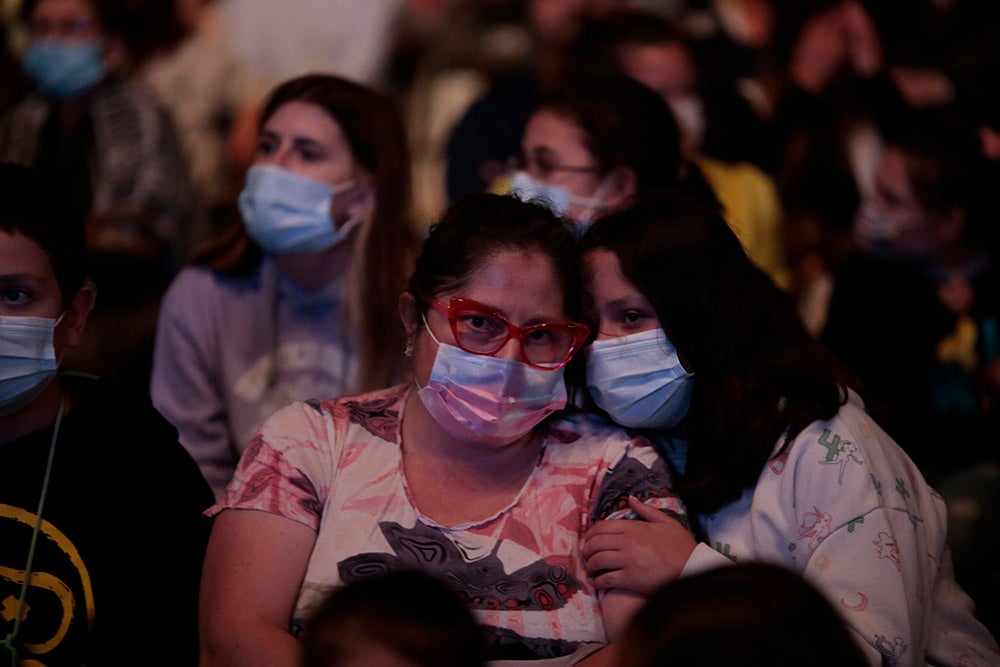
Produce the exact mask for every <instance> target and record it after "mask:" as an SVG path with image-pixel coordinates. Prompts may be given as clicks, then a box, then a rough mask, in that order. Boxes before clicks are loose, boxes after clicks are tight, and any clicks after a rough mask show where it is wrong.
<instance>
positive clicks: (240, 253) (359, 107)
mask: <svg viewBox="0 0 1000 667" xmlns="http://www.w3.org/2000/svg"><path fill="white" fill-rule="evenodd" d="M289 102H307V103H309V104H314V105H316V106H318V107H320V108H321V109H323V110H324V111H325V112H326V113H327V114H328V115H329V116H330V118H332V119H333V120H335V121H336V122H337V124H338V125H339V126H340V129H341V130H342V131H343V133H344V137H345V138H346V139H347V143H348V145H349V146H350V147H351V153H352V155H353V156H354V159H355V160H356V161H357V162H358V163H359V164H361V165H363V166H364V167H365V169H367V170H368V171H369V172H370V173H371V175H372V178H373V179H374V185H375V212H374V214H373V215H372V217H371V219H370V220H367V221H365V222H364V223H363V224H362V226H361V228H360V229H358V230H357V231H356V232H355V234H356V240H355V247H354V251H353V254H352V257H351V260H350V261H351V266H350V268H349V270H348V277H347V287H346V288H345V292H346V307H345V313H346V316H347V317H348V327H349V329H350V331H351V332H352V335H353V338H354V342H355V344H356V345H357V346H358V347H359V349H360V358H361V364H360V367H359V369H358V373H357V375H356V378H355V380H356V381H355V382H354V387H353V389H354V390H356V391H371V390H374V389H378V388H380V387H385V386H387V385H388V384H389V383H390V382H392V381H393V378H394V374H395V372H396V370H397V369H398V367H399V364H400V361H401V360H400V359H398V358H397V357H399V355H400V354H401V353H402V352H401V351H402V349H403V331H402V328H401V327H400V325H399V320H398V317H397V300H398V299H399V293H400V291H401V289H402V287H403V285H404V283H405V281H406V275H407V273H408V270H409V266H410V261H411V260H412V257H413V253H414V247H415V245H416V241H415V238H414V231H413V225H412V219H411V209H410V204H411V200H410V194H411V193H410V157H409V150H408V147H407V140H406V130H405V127H404V124H403V117H402V114H401V113H400V110H399V107H398V105H397V104H396V102H395V101H394V100H393V99H392V98H390V97H388V96H386V95H383V94H382V93H379V92H376V91H374V90H372V89H370V88H366V87H364V86H361V85H359V84H356V83H354V82H352V81H348V80H347V79H342V78H339V77H335V76H328V75H323V74H310V75H306V76H302V77H299V78H296V79H292V80H290V81H287V82H285V83H283V84H281V85H280V86H278V87H277V88H276V89H275V90H274V91H273V92H272V93H271V96H270V97H269V98H268V100H267V102H266V103H265V105H264V109H263V111H262V114H261V121H260V123H261V127H263V125H264V124H265V123H267V121H268V119H270V118H271V116H273V115H274V114H275V112H277V111H278V109H280V108H281V107H282V106H284V105H285V104H287V103H289ZM260 259H261V250H260V248H259V246H257V244H255V243H254V242H253V241H252V240H251V239H250V238H249V236H247V233H246V229H245V227H244V226H243V223H242V222H241V221H238V222H237V224H235V225H233V226H232V227H230V229H229V230H227V231H226V232H224V233H223V234H222V235H221V236H220V237H219V238H217V239H215V240H213V241H210V242H209V244H208V245H206V247H205V248H204V249H202V250H201V251H200V252H199V253H197V254H196V255H195V257H194V259H193V263H194V264H196V265H201V266H206V267H208V268H210V269H212V270H214V271H218V272H220V273H224V274H229V275H236V276H247V275H250V274H252V273H253V271H255V270H256V268H257V265H258V264H259V263H260Z"/></svg>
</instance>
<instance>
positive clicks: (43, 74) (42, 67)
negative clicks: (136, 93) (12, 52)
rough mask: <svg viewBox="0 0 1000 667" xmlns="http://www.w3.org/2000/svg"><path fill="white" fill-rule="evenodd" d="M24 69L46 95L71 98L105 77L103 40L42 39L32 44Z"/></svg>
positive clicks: (25, 56) (25, 55)
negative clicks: (102, 50)
mask: <svg viewBox="0 0 1000 667" xmlns="http://www.w3.org/2000/svg"><path fill="white" fill-rule="evenodd" d="M23 67H24V71H25V73H26V74H27V75H28V76H30V77H31V78H32V79H33V80H34V81H35V82H36V83H37V84H38V87H39V88H40V89H41V90H42V92H44V93H46V94H48V95H51V96H52V97H55V98H58V99H69V98H72V97H75V96H77V95H79V94H80V93H82V92H84V91H85V90H88V89H89V88H92V87H93V86H94V85H95V84H96V83H97V82H98V81H100V80H101V79H102V78H103V77H104V73H105V71H106V69H107V68H106V66H105V64H104V58H103V57H102V55H101V40H100V39H97V38H94V39H88V40H67V39H39V40H34V41H32V42H31V43H30V44H28V50H27V51H26V52H25V54H24V61H23Z"/></svg>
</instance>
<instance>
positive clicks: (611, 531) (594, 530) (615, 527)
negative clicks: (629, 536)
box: [583, 519, 628, 539]
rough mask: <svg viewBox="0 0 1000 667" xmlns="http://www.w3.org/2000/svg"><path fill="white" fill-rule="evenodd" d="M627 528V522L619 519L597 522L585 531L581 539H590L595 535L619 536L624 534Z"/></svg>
mask: <svg viewBox="0 0 1000 667" xmlns="http://www.w3.org/2000/svg"><path fill="white" fill-rule="evenodd" d="M627 526H628V522H627V521H623V520H621V519H611V520H606V521H598V522H597V523H595V524H594V525H592V526H591V527H590V528H588V529H587V532H586V533H584V536H583V537H584V539H590V538H591V537H594V536H597V535H621V534H622V533H624V532H625V528H626V527H627Z"/></svg>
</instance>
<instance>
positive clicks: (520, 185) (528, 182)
mask: <svg viewBox="0 0 1000 667" xmlns="http://www.w3.org/2000/svg"><path fill="white" fill-rule="evenodd" d="M603 190H604V181H601V184H600V185H599V186H598V187H597V189H596V190H595V191H594V194H593V196H591V197H577V196H575V195H571V194H570V193H569V190H567V189H566V188H564V187H561V186H558V185H550V184H548V183H545V182H544V181H540V180H538V179H537V178H535V177H534V176H532V175H531V174H529V173H528V172H526V171H517V172H514V178H513V180H512V181H511V184H510V189H509V190H508V194H510V195H511V196H513V197H517V198H518V199H520V200H521V201H524V202H533V203H536V204H541V205H543V206H545V207H546V208H548V209H549V210H550V211H552V212H553V213H555V214H556V215H557V216H559V217H560V218H564V217H566V214H567V212H568V211H569V207H570V204H578V205H580V206H581V207H583V209H584V211H585V213H584V215H582V216H580V217H579V218H578V219H574V220H573V222H575V223H576V224H575V226H574V231H575V232H576V234H577V235H578V236H583V233H584V232H586V231H587V228H588V227H590V223H591V218H593V216H594V213H596V212H597V210H598V208H599V207H600V205H601V198H602V196H603V194H602V192H603Z"/></svg>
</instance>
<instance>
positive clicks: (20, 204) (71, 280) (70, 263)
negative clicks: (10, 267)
mask: <svg viewBox="0 0 1000 667" xmlns="http://www.w3.org/2000/svg"><path fill="white" fill-rule="evenodd" d="M66 201H67V198H66V197H65V196H62V195H61V194H60V192H59V191H58V189H57V188H56V186H55V185H53V184H51V183H47V182H46V181H45V180H44V179H43V178H42V177H41V176H39V175H38V173H37V172H36V171H35V170H33V169H30V168H28V167H22V166H20V165H14V164H0V231H2V232H5V233H7V234H22V235H23V236H26V237H28V238H29V239H31V240H32V241H34V242H35V243H37V244H38V245H39V247H41V249H42V250H44V251H45V254H46V255H48V256H49V261H50V262H51V263H52V271H53V273H55V276H56V282H57V283H58V284H59V291H60V292H61V294H62V302H63V306H68V305H69V304H70V303H71V302H72V301H73V297H75V296H76V293H77V292H78V291H79V290H80V288H81V287H83V283H84V281H85V280H86V278H87V250H86V242H85V239H84V231H83V221H82V220H80V219H79V218H78V217H77V216H75V215H74V214H73V212H72V211H71V210H70V209H69V208H68V207H67V206H65V205H64V202H66Z"/></svg>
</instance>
